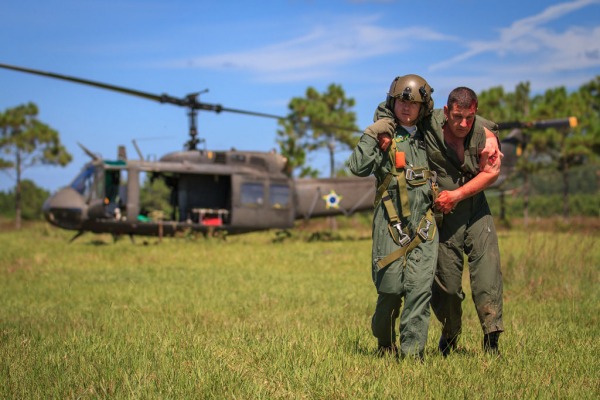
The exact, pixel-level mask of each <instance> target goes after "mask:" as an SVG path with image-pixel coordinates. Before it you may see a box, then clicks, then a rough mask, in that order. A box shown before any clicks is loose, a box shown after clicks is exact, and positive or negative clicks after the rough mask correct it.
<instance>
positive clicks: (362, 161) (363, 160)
mask: <svg viewBox="0 0 600 400" xmlns="http://www.w3.org/2000/svg"><path fill="white" fill-rule="evenodd" d="M377 144H378V143H377V140H376V139H375V138H373V137H372V136H369V135H367V134H364V135H362V136H361V138H360V140H359V142H358V144H357V145H356V147H355V148H354V151H353V152H352V154H351V155H350V158H349V159H348V168H350V171H351V172H352V173H353V174H354V175H356V176H369V175H371V174H373V173H374V172H375V170H376V169H377V166H378V165H379V164H380V163H381V160H382V157H383V156H382V153H381V150H379V147H378V146H377Z"/></svg>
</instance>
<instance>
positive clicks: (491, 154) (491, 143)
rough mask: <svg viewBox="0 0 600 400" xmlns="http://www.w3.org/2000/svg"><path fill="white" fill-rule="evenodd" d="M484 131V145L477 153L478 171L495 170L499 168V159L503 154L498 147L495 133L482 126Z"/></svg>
mask: <svg viewBox="0 0 600 400" xmlns="http://www.w3.org/2000/svg"><path fill="white" fill-rule="evenodd" d="M484 129H485V133H486V139H485V147H484V149H483V150H482V151H481V153H479V171H482V172H483V171H485V172H495V171H499V170H500V165H501V164H502V162H501V160H502V157H504V154H502V152H501V151H500V149H499V148H498V139H497V138H496V135H494V133H493V132H492V131H490V130H489V129H488V128H484Z"/></svg>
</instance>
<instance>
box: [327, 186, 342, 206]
mask: <svg viewBox="0 0 600 400" xmlns="http://www.w3.org/2000/svg"><path fill="white" fill-rule="evenodd" d="M342 199H343V197H342V196H340V195H339V194H337V193H336V192H335V190H331V191H330V192H329V193H328V194H326V195H325V196H323V200H325V206H326V207H327V208H328V209H329V208H339V207H340V201H342Z"/></svg>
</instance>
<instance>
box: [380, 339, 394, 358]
mask: <svg viewBox="0 0 600 400" xmlns="http://www.w3.org/2000/svg"><path fill="white" fill-rule="evenodd" d="M375 354H376V355H377V356H378V357H387V356H390V357H396V358H397V357H398V347H397V346H396V344H395V343H393V344H391V345H387V346H386V345H381V344H380V345H379V347H378V348H377V353H375Z"/></svg>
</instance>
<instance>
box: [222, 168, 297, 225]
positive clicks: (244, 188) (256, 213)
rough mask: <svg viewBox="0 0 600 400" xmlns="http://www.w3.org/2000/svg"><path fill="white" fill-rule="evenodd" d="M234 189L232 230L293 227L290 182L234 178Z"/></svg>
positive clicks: (256, 178)
mask: <svg viewBox="0 0 600 400" xmlns="http://www.w3.org/2000/svg"><path fill="white" fill-rule="evenodd" d="M232 190H233V207H232V213H231V216H232V218H231V225H232V227H240V228H246V227H247V228H252V229H268V228H278V229H287V228H291V227H293V224H294V213H293V211H294V210H293V208H292V191H291V188H290V184H289V182H288V181H287V180H270V179H268V178H263V177H250V176H240V175H234V176H233V177H232Z"/></svg>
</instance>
